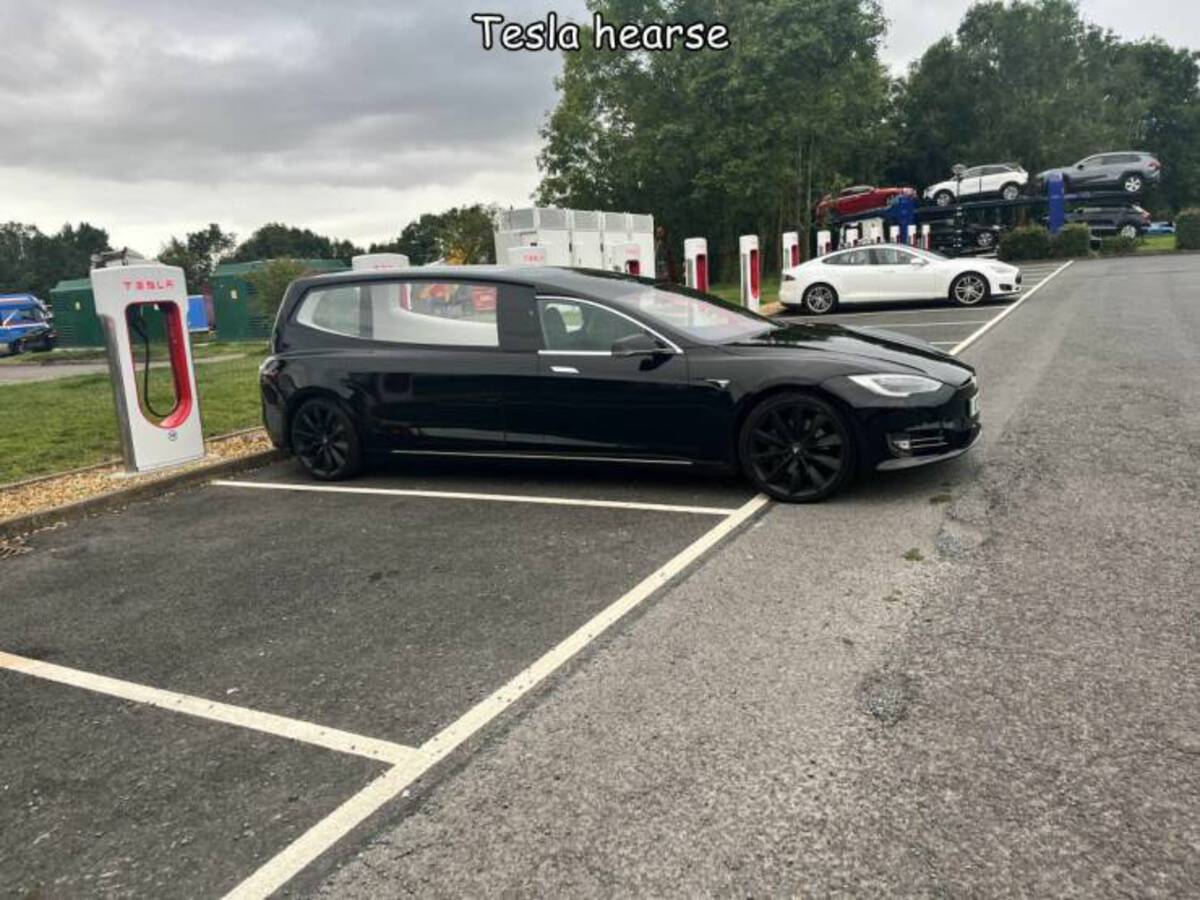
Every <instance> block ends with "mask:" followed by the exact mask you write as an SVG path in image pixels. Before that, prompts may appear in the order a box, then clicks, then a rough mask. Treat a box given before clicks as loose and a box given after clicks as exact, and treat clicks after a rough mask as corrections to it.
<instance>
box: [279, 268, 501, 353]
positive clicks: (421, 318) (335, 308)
mask: <svg viewBox="0 0 1200 900" xmlns="http://www.w3.org/2000/svg"><path fill="white" fill-rule="evenodd" d="M498 290H499V288H498V286H497V285H495V284H473V283H471V282H465V281H443V280H438V281H372V282H369V283H364V284H346V285H336V286H332V287H328V288H317V289H315V290H312V291H309V292H308V293H307V294H306V295H305V297H304V300H303V301H301V304H300V308H299V309H298V310H297V312H296V321H297V322H299V323H300V324H302V325H307V326H309V327H311V328H317V329H320V330H321V331H328V332H332V333H333V334H340V335H344V336H346V337H357V338H365V339H368V340H374V341H384V342H388V343H394V344H419V345H432V346H440V347H499V346H500V333H499V327H498V326H497V323H496V305H497V294H498Z"/></svg>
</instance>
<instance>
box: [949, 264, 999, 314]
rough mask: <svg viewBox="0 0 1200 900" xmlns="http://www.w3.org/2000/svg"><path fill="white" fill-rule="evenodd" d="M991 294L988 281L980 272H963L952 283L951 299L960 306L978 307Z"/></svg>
mask: <svg viewBox="0 0 1200 900" xmlns="http://www.w3.org/2000/svg"><path fill="white" fill-rule="evenodd" d="M990 294H991V289H990V288H989V287H988V280H987V279H986V278H984V277H983V276H982V275H980V274H979V273H978V272H963V273H962V274H961V275H959V276H958V277H957V278H955V279H954V280H953V281H952V282H950V299H951V300H953V301H954V302H955V303H957V304H958V305H959V306H978V305H979V304H980V303H983V302H985V301H986V300H987V299H988V296H989V295H990Z"/></svg>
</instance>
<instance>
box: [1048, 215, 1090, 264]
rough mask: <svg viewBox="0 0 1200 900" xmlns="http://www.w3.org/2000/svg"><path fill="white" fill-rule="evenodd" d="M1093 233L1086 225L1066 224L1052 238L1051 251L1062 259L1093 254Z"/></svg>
mask: <svg viewBox="0 0 1200 900" xmlns="http://www.w3.org/2000/svg"><path fill="white" fill-rule="evenodd" d="M1091 242H1092V233H1091V231H1090V230H1089V229H1088V227H1087V226H1086V225H1082V224H1078V223H1076V224H1074V225H1064V226H1063V229H1062V231H1060V232H1059V233H1058V234H1056V235H1054V236H1053V237H1051V238H1050V252H1051V253H1052V254H1053V255H1054V256H1057V257H1059V258H1060V259H1070V258H1073V257H1076V256H1088V255H1090V254H1091V251H1092V247H1091Z"/></svg>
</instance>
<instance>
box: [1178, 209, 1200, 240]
mask: <svg viewBox="0 0 1200 900" xmlns="http://www.w3.org/2000/svg"><path fill="white" fill-rule="evenodd" d="M1175 249H1176V250H1200V209H1194V208H1193V209H1185V210H1184V211H1183V212H1181V213H1180V214H1179V215H1177V216H1176V217H1175Z"/></svg>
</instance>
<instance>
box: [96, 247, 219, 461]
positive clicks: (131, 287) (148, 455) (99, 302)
mask: <svg viewBox="0 0 1200 900" xmlns="http://www.w3.org/2000/svg"><path fill="white" fill-rule="evenodd" d="M91 280H92V293H93V295H94V296H95V303H96V315H97V317H98V318H99V319H100V324H101V326H102V327H103V329H104V340H105V343H106V345H107V347H108V368H109V372H110V373H111V376H112V383H113V395H114V396H115V398H116V405H117V426H118V428H119V430H120V432H121V446H122V448H123V449H124V451H125V468H126V469H127V470H128V471H130V472H149V471H151V470H153V469H162V468H166V467H167V466H176V465H179V464H181V463H186V462H191V461H192V460H196V459H201V458H202V457H203V456H204V432H203V430H202V429H201V427H200V397H199V394H198V393H197V391H196V374H195V370H194V369H193V367H192V345H191V342H190V340H189V338H188V327H187V309H188V294H187V285H186V284H185V283H184V279H183V270H182V269H179V268H176V267H175V266H164V265H161V264H160V263H157V262H148V263H143V264H138V265H131V266H121V265H115V266H110V267H108V268H100V269H93V270H92V276H91ZM150 310H156V311H158V312H159V313H160V314H161V315H162V319H163V330H164V331H165V333H166V341H167V354H168V357H169V363H170V367H171V384H172V388H173V393H174V402H173V404H172V406H171V408H170V409H166V410H163V409H153V408H151V403H150V400H149V398H148V397H145V396H143V395H142V394H140V393H139V389H138V384H139V371H138V365H137V362H136V360H135V359H134V338H135V336H136V338H137V340H138V342H139V343H141V344H143V345H144V346H145V352H146V353H147V354H149V337H148V335H147V334H146V332H145V325H144V323H143V321H142V315H141V314H142V312H144V311H150ZM149 364H150V361H149V359H148V358H147V359H145V360H143V362H142V366H143V367H147V368H143V369H142V371H141V373H140V378H141V379H142V382H141V383H142V385H143V388H144V386H145V384H146V380H147V379H148V377H149V369H148V366H149Z"/></svg>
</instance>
